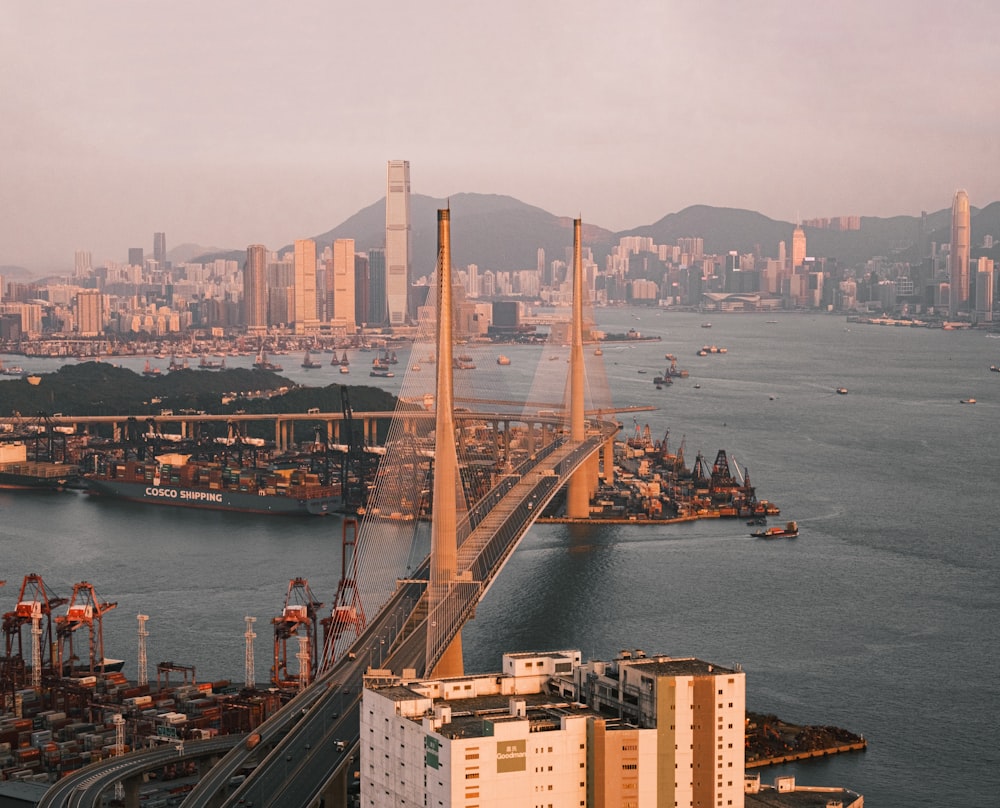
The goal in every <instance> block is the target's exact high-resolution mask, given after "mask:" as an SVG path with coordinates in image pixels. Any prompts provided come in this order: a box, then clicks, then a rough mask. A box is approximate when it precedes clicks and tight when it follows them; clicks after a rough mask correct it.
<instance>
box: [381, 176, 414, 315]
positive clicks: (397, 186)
mask: <svg viewBox="0 0 1000 808" xmlns="http://www.w3.org/2000/svg"><path fill="white" fill-rule="evenodd" d="M385 267H386V279H385V292H386V303H387V304H388V309H389V325H403V324H404V323H405V322H406V298H407V291H408V289H409V286H410V161H409V160H390V161H389V168H388V172H387V182H386V193H385Z"/></svg>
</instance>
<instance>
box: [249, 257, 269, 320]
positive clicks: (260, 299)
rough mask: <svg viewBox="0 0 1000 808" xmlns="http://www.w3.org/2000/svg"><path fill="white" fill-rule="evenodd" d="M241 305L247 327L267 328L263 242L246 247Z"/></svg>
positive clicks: (265, 264) (265, 266)
mask: <svg viewBox="0 0 1000 808" xmlns="http://www.w3.org/2000/svg"><path fill="white" fill-rule="evenodd" d="M243 306H244V312H245V313H246V324H247V329H249V330H251V331H266V330H267V248H266V247H265V246H264V245H263V244H251V245H250V246H249V247H247V260H246V263H244V264H243Z"/></svg>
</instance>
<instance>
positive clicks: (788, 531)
mask: <svg viewBox="0 0 1000 808" xmlns="http://www.w3.org/2000/svg"><path fill="white" fill-rule="evenodd" d="M750 535H751V537H753V538H755V539H795V538H798V535H799V525H798V523H797V522H788V523H786V524H785V526H784V527H769V528H767V529H766V530H755V531H754V532H753V533H751V534H750Z"/></svg>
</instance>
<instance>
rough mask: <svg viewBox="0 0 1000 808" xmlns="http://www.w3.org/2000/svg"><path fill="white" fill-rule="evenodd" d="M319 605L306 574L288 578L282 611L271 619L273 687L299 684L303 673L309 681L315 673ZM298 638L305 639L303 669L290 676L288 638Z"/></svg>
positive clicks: (300, 660) (301, 666)
mask: <svg viewBox="0 0 1000 808" xmlns="http://www.w3.org/2000/svg"><path fill="white" fill-rule="evenodd" d="M321 608H323V604H322V603H321V602H320V601H318V600H316V598H315V597H314V596H313V593H312V590H311V589H310V588H309V582H308V581H307V580H306V579H305V578H293V579H292V580H291V581H289V582H288V591H287V592H286V593H285V605H284V607H283V608H282V610H281V615H279V616H278V617H275V618H273V619H272V620H271V623H272V625H273V626H274V664H273V666H272V667H271V682H272V683H273V684H274V685H275V686H276V687H283V688H294V687H298V686H299V685H300V684H301V682H302V679H303V674H305V673H307V674H308V677H307V678H308V680H309V681H312V679H313V677H314V676H315V675H316V669H317V665H318V660H317V654H316V648H317V647H318V646H317V637H318V634H319V617H318V613H319V610H320V609H321ZM299 638H303V639H305V640H307V645H308V649H307V651H308V654H307V656H306V657H301V656H300V657H299V665H300V668H301V669H302V670H300V671H299V675H298V676H292V675H291V674H290V673H289V670H288V662H289V659H288V641H289V640H290V639H299Z"/></svg>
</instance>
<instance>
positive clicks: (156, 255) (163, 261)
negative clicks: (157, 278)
mask: <svg viewBox="0 0 1000 808" xmlns="http://www.w3.org/2000/svg"><path fill="white" fill-rule="evenodd" d="M153 260H154V261H156V263H157V264H159V267H160V269H163V268H164V267H165V266H166V265H167V234H166V233H153Z"/></svg>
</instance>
